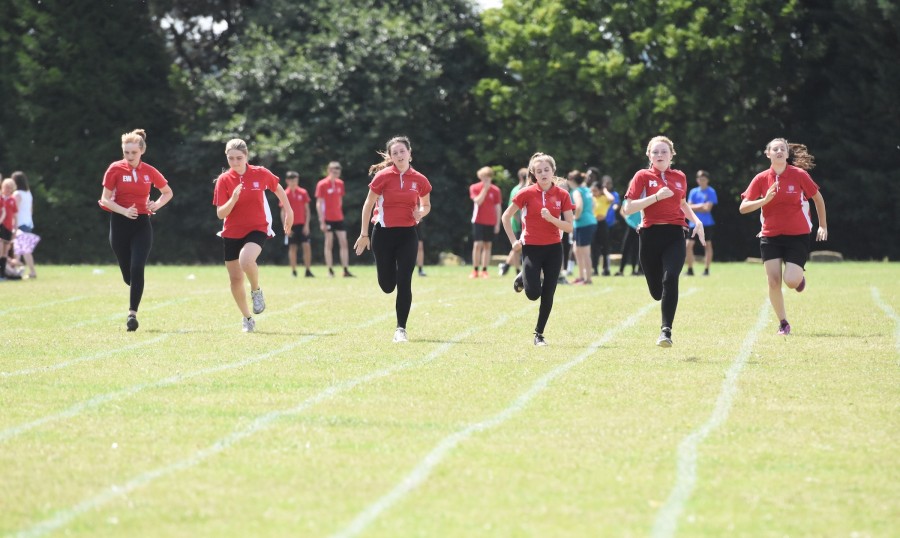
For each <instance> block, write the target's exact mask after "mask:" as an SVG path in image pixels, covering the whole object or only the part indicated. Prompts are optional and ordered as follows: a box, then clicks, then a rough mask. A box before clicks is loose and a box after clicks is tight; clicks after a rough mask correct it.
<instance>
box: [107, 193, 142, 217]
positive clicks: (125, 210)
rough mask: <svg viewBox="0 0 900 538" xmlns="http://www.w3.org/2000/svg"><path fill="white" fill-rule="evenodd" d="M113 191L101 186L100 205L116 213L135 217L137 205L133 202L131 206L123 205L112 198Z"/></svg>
mask: <svg viewBox="0 0 900 538" xmlns="http://www.w3.org/2000/svg"><path fill="white" fill-rule="evenodd" d="M112 197H113V191H112V190H110V189H107V188H106V187H103V193H102V194H101V195H100V205H102V206H103V207H105V208H106V209H109V210H110V211H112V212H113V213H118V214H119V215H122V216H123V217H127V218H129V219H136V218H137V216H138V210H137V207H135V205H134V204H131V207H124V206H121V205H119V204H117V203H116V202H115V200H113V199H112Z"/></svg>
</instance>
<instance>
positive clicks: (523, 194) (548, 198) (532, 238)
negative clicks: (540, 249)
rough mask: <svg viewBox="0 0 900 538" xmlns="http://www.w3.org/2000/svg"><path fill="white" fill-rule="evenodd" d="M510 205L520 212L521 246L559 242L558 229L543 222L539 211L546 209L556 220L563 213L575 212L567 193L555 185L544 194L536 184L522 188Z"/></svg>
mask: <svg viewBox="0 0 900 538" xmlns="http://www.w3.org/2000/svg"><path fill="white" fill-rule="evenodd" d="M512 203H514V204H515V205H516V207H518V208H519V209H521V210H522V230H523V231H522V244H523V245H552V244H554V243H559V242H560V241H561V235H560V230H559V228H557V227H556V226H554V225H553V224H551V223H549V222H547V221H546V220H544V217H542V216H541V209H543V208H545V207H546V208H547V209H549V210H550V214H551V215H553V216H554V217H556V218H560V216H561V215H562V213H563V212H564V211H574V210H575V206H574V205H573V204H572V198H571V197H569V193H568V192H566V191H564V190H563V189H560V188H559V187H557V186H556V185H552V186H551V187H550V188H549V189H547V191H546V192H545V191H542V190H541V187H540V186H538V185H537V184H534V185H530V186H528V187H523V188H522V189H520V190H519V192H517V193H516V195H515V196H514V197H513V199H512Z"/></svg>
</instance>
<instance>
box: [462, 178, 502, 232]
mask: <svg viewBox="0 0 900 538" xmlns="http://www.w3.org/2000/svg"><path fill="white" fill-rule="evenodd" d="M483 188H484V183H482V182H480V181H479V182H478V183H475V184H473V185H470V186H469V198H471V199H472V200H475V198H477V197H478V195H479V194H481V190H482V189H483ZM502 202H503V195H502V194H500V187H498V186H496V185H493V184H492V185H491V188H490V191H488V193H487V196H485V197H484V202H482V203H481V205H478V204H474V205H475V208H474V209H473V210H472V222H474V223H475V224H484V225H485V226H495V225H496V224H497V204H500V203H502Z"/></svg>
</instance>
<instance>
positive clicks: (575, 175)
mask: <svg viewBox="0 0 900 538" xmlns="http://www.w3.org/2000/svg"><path fill="white" fill-rule="evenodd" d="M566 178H567V179H568V180H569V181H572V182H574V183H575V184H576V185H584V174H583V173H581V170H572V171H571V172H569V174H568V175H567V176H566Z"/></svg>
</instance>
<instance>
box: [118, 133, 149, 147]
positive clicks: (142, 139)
mask: <svg viewBox="0 0 900 538" xmlns="http://www.w3.org/2000/svg"><path fill="white" fill-rule="evenodd" d="M125 144H137V145H138V147H139V148H141V149H147V131H145V130H143V129H135V130H133V131H131V132H130V133H125V134H123V135H122V145H125Z"/></svg>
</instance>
